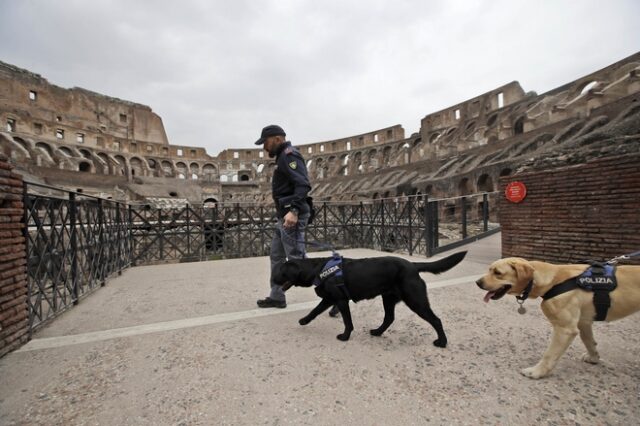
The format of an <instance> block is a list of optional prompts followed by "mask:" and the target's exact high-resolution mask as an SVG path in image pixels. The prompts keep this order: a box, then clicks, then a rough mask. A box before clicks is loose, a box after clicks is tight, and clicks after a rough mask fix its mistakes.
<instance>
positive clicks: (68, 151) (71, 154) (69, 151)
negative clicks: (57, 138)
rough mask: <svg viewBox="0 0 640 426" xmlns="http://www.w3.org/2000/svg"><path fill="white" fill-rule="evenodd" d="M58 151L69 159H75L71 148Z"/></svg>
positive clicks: (62, 148) (61, 147) (59, 148)
mask: <svg viewBox="0 0 640 426" xmlns="http://www.w3.org/2000/svg"><path fill="white" fill-rule="evenodd" d="M58 151H60V152H61V153H63V154H64V155H66V156H67V157H74V155H73V152H72V151H71V150H70V149H69V148H67V147H66V146H60V147H58Z"/></svg>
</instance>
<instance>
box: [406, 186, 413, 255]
mask: <svg viewBox="0 0 640 426" xmlns="http://www.w3.org/2000/svg"><path fill="white" fill-rule="evenodd" d="M406 210H407V212H408V213H409V256H413V229H412V227H413V222H412V220H411V216H412V213H413V201H412V197H411V196H409V197H408V200H407V208H406Z"/></svg>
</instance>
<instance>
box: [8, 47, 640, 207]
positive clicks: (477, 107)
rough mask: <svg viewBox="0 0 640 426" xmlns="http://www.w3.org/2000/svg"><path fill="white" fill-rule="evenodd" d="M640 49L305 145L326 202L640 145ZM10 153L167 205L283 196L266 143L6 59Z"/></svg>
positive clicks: (439, 193) (91, 189)
mask: <svg viewBox="0 0 640 426" xmlns="http://www.w3.org/2000/svg"><path fill="white" fill-rule="evenodd" d="M639 99H640V53H636V54H634V55H632V56H629V57H627V58H625V59H622V60H621V61H619V62H616V63H614V64H611V65H609V66H607V67H605V68H603V69H601V70H597V71H594V72H593V73H591V74H588V75H586V76H583V77H580V78H577V79H576V80H574V81H572V82H569V83H567V84H564V85H562V86H560V87H558V88H556V89H553V90H551V91H549V92H547V93H544V94H541V95H538V94H536V93H535V92H525V91H524V90H523V89H522V88H521V87H520V84H519V83H518V82H516V81H514V82H511V83H509V84H506V85H503V86H501V87H498V88H496V89H494V90H491V91H489V92H486V93H483V94H481V95H479V96H476V97H474V98H471V99H468V100H466V101H464V102H461V103H459V104H456V105H452V106H450V107H449V108H446V109H444V110H441V111H437V112H433V113H430V114H428V115H426V116H425V117H423V118H422V119H421V121H420V130H419V132H417V133H414V134H412V135H410V136H406V135H405V132H404V129H403V128H402V126H400V125H393V126H390V127H384V128H380V129H376V130H373V131H370V132H367V133H363V134H360V135H353V136H348V137H344V138H340V139H336V140H330V141H322V142H314V143H303V144H297V146H298V148H299V149H300V150H301V151H302V152H303V154H304V155H305V158H306V159H307V164H308V168H309V172H310V175H311V178H312V181H313V185H314V190H313V195H314V197H315V198H316V199H318V200H331V201H342V200H345V201H346V200H348V201H363V200H370V199H372V198H385V197H397V196H405V195H417V194H425V195H429V196H432V197H448V196H457V195H465V194H469V193H475V192H484V191H487V192H490V191H494V190H496V189H497V181H498V179H499V177H500V176H505V175H509V174H511V173H513V172H515V171H517V170H522V169H524V168H537V167H541V166H542V165H549V164H553V163H567V162H569V163H572V162H574V163H580V162H582V161H584V160H585V159H588V158H590V157H593V156H606V155H610V154H620V153H626V152H637V151H638V150H639V149H640V144H639V143H638V142H639V138H638V135H639V134H640V102H638V100H639ZM0 119H1V120H2V121H3V123H4V124H5V126H3V127H2V130H1V131H0V152H3V153H4V154H5V155H7V157H9V158H10V161H11V162H12V163H14V164H15V165H16V167H17V168H18V171H19V172H21V173H22V174H24V175H25V177H26V178H27V180H31V181H34V182H41V183H46V184H49V185H52V186H56V187H62V188H65V189H69V190H74V191H75V190H79V191H81V192H83V193H86V194H91V195H98V196H102V197H105V198H112V199H117V200H127V201H131V202H135V203H146V204H151V205H157V206H167V205H182V204H184V203H187V202H188V203H190V204H202V203H206V202H211V201H214V202H220V201H230V202H241V203H242V202H257V203H269V202H270V196H269V182H270V180H271V175H272V173H273V168H274V163H273V161H271V160H270V159H269V158H266V157H265V156H264V154H263V152H262V151H261V150H260V149H257V148H250V149H247V148H241V147H236V148H230V149H226V150H224V151H222V152H220V153H219V154H218V155H217V156H210V155H208V154H207V152H206V151H205V149H204V148H201V147H197V146H183V145H172V144H171V143H169V141H168V139H167V136H166V133H165V130H164V126H163V123H162V119H161V118H160V117H159V116H158V115H157V114H155V113H154V112H153V111H152V109H151V108H150V107H148V106H145V105H142V104H137V103H133V102H128V101H124V100H120V99H116V98H112V97H108V96H104V95H101V94H98V93H95V92H91V91H89V90H85V89H81V88H72V89H64V88H60V87H57V86H55V85H52V84H50V83H49V82H48V81H47V80H46V79H44V78H42V77H41V76H40V75H38V74H35V73H32V72H29V71H27V70H23V69H20V68H17V67H15V66H13V65H9V64H5V63H2V62H0Z"/></svg>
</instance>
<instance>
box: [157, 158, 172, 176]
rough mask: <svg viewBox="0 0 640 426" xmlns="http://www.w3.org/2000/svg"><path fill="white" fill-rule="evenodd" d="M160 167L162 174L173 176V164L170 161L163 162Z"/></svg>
mask: <svg viewBox="0 0 640 426" xmlns="http://www.w3.org/2000/svg"><path fill="white" fill-rule="evenodd" d="M160 167H161V168H162V173H164V175H165V176H168V177H172V176H173V164H171V162H170V161H167V160H163V161H162V163H160Z"/></svg>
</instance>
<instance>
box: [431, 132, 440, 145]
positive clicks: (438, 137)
mask: <svg viewBox="0 0 640 426" xmlns="http://www.w3.org/2000/svg"><path fill="white" fill-rule="evenodd" d="M438 139H440V132H435V133H433V134H432V135H431V136H429V143H430V144H433V143H436V141H437V140H438Z"/></svg>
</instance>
